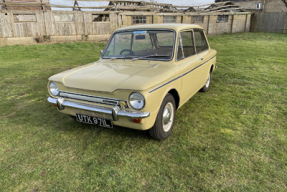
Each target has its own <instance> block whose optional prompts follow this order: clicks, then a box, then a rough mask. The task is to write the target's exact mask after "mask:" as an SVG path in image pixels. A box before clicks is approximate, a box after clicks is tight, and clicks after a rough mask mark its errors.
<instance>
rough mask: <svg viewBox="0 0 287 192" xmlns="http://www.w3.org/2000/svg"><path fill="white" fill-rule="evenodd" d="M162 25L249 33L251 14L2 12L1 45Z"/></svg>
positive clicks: (98, 37)
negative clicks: (141, 25) (169, 24)
mask: <svg viewBox="0 0 287 192" xmlns="http://www.w3.org/2000/svg"><path fill="white" fill-rule="evenodd" d="M222 18H223V19H222ZM220 19H221V20H220ZM137 22H139V23H137ZM165 22H174V23H194V24H198V25H201V26H202V27H203V28H204V29H205V31H206V32H207V33H208V34H222V33H237V32H249V29H250V13H249V12H240V13H232V12H224V13H222V12H221V13H219V12H218V13H216V12H213V13H201V14H199V13H192V12H191V13H155V12H120V11H96V12H93V11H86V12H85V11H16V10H2V11H0V45H5V44H21V43H22V42H21V41H22V40H23V41H24V40H25V41H24V43H27V41H28V42H34V41H36V40H37V39H41V38H42V39H43V38H44V39H48V40H52V41H77V40H78V41H81V40H96V41H98V40H106V39H107V38H108V37H109V35H110V34H112V32H113V31H114V30H115V29H117V28H119V27H124V26H130V25H133V24H143V23H146V24H152V23H165ZM25 38H26V39H25ZM9 42H10V43H9ZM11 42H12V43H11Z"/></svg>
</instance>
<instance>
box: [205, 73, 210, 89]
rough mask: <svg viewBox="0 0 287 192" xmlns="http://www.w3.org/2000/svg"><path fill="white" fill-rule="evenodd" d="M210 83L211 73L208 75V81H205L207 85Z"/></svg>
mask: <svg viewBox="0 0 287 192" xmlns="http://www.w3.org/2000/svg"><path fill="white" fill-rule="evenodd" d="M209 84H210V74H209V75H208V77H207V81H206V83H205V87H209Z"/></svg>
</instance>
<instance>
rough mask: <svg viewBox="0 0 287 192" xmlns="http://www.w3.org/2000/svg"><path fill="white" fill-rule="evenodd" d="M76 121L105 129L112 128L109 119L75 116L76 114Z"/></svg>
mask: <svg viewBox="0 0 287 192" xmlns="http://www.w3.org/2000/svg"><path fill="white" fill-rule="evenodd" d="M76 119H77V121H78V122H80V123H87V124H91V125H98V126H101V127H106V128H113V123H112V121H111V120H109V119H103V118H99V117H93V116H89V115H83V114H77V113H76Z"/></svg>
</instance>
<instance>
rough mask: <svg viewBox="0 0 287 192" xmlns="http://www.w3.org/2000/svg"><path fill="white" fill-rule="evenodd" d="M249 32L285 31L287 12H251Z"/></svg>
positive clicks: (286, 29)
mask: <svg viewBox="0 0 287 192" xmlns="http://www.w3.org/2000/svg"><path fill="white" fill-rule="evenodd" d="M251 32H272V33H287V13H286V12H268V13H253V14H252V17H251Z"/></svg>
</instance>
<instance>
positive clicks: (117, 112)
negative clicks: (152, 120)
mask: <svg viewBox="0 0 287 192" xmlns="http://www.w3.org/2000/svg"><path fill="white" fill-rule="evenodd" d="M48 102H49V103H52V104H56V105H57V106H58V109H59V110H63V109H64V108H65V107H71V108H75V109H82V110H86V111H92V112H97V113H102V114H107V115H111V116H112V118H113V121H117V120H118V119H119V117H128V118H132V119H144V118H147V117H149V116H150V113H149V112H139V111H126V110H122V109H120V107H118V106H114V107H113V108H107V107H100V106H95V105H87V104H83V103H78V102H73V101H66V100H64V98H62V97H59V98H58V99H55V98H52V97H49V98H48Z"/></svg>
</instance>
